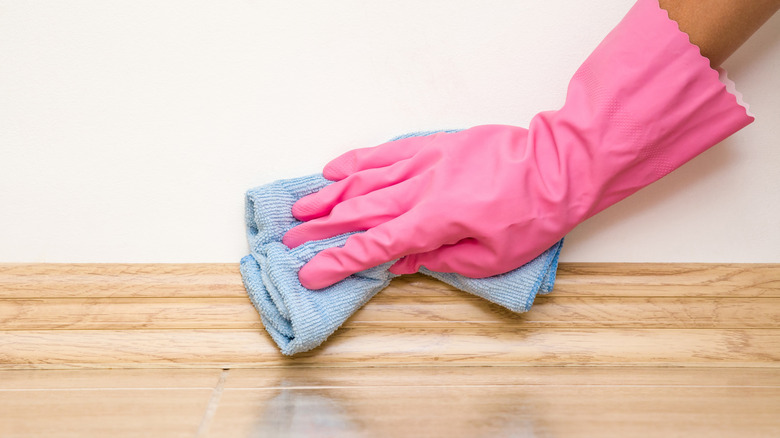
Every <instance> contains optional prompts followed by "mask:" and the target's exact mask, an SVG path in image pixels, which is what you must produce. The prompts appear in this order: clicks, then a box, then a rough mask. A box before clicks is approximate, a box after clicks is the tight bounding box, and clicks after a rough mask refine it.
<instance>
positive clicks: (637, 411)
mask: <svg viewBox="0 0 780 438" xmlns="http://www.w3.org/2000/svg"><path fill="white" fill-rule="evenodd" d="M779 365H780V265H768V264H764V265H722V264H605V263H596V264H562V265H561V266H560V269H559V274H558V281H557V283H556V288H555V290H554V291H553V292H552V293H551V294H549V295H546V296H539V297H537V299H536V301H535V303H534V306H533V308H532V309H531V311H530V312H527V313H524V314H514V313H512V312H508V311H506V310H505V309H503V308H501V307H499V306H497V305H494V304H491V303H488V302H486V301H484V300H482V299H479V298H477V297H474V296H472V295H469V294H467V293H464V292H461V291H458V290H455V289H453V288H452V287H450V286H448V285H446V284H444V283H441V282H438V281H436V280H433V279H431V278H429V277H425V276H422V275H411V276H404V277H401V278H397V279H395V280H394V281H393V282H392V283H391V285H390V286H389V287H388V288H387V289H385V290H383V291H382V292H380V293H379V294H378V295H377V296H376V297H375V298H374V299H373V300H371V302H369V303H368V304H367V305H366V306H364V307H363V308H362V309H360V310H359V311H358V312H357V313H356V314H355V315H353V316H352V317H351V318H350V319H349V320H348V321H347V322H346V323H345V324H344V326H343V327H342V328H340V329H339V330H338V331H337V332H336V333H335V334H333V335H332V336H331V337H330V339H329V340H328V341H326V342H325V343H324V344H323V345H322V346H321V347H319V348H317V349H315V350H313V351H311V352H308V353H304V354H301V355H298V356H296V357H294V358H289V357H285V356H282V355H281V354H280V353H279V351H278V349H277V347H276V345H275V344H274V343H273V342H272V341H271V339H270V337H269V336H268V335H267V334H266V333H265V331H264V330H263V329H262V326H261V324H260V321H259V317H258V315H257V312H256V311H255V310H254V308H253V307H252V305H251V303H250V302H249V300H248V298H247V296H246V292H245V291H244V288H243V286H242V283H241V278H240V275H239V272H238V266H237V264H217V265H211V264H194V265H184V264H170V265H169V264H163V265H159V264H124V265H122V264H109V265H103V264H78V265H65V264H63V265H57V264H55V265H36V264H15V265H9V264H5V265H0V419H1V421H0V436H2V437H21V436H24V437H27V436H65V437H69V436H73V437H76V436H78V437H82V436H114V437H126V436H156V437H168V436H171V437H178V436H187V437H202V436H210V437H234V436H283V435H285V434H286V435H288V436H289V435H296V434H297V435H299V436H339V437H350V436H378V437H382V436H407V435H408V436H432V437H436V436H442V437H444V436H446V437H458V436H468V437H471V436H582V437H590V436H593V437H613V436H614V437H618V436H619V437H623V436H663V437H666V436H715V437H718V436H724V437H731V436H740V437H743V436H744V437H750V436H761V437H763V436H778V435H780V366H779ZM228 369H229V371H228Z"/></svg>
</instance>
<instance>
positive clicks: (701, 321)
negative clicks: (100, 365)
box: [0, 292, 780, 330]
mask: <svg viewBox="0 0 780 438" xmlns="http://www.w3.org/2000/svg"><path fill="white" fill-rule="evenodd" d="M370 326H382V327H399V328H404V327H405V328H409V327H421V328H422V327H448V328H462V327H494V328H496V329H498V328H509V327H518V328H530V327H583V328H598V327H632V328H776V327H778V326H780V298H702V297H638V298H634V297H571V296H556V295H555V294H552V295H548V296H541V297H537V299H536V301H535V303H534V306H533V307H532V308H531V310H530V311H529V312H526V313H522V314H518V313H513V312H511V311H509V310H506V309H505V308H503V307H501V306H498V305H496V304H492V303H490V302H488V301H486V300H483V299H481V298H476V297H412V296H398V295H383V294H382V293H381V292H380V294H379V295H377V296H376V297H375V298H374V299H372V300H371V301H370V302H369V303H368V304H366V305H365V306H364V307H363V308H361V309H360V310H358V312H356V313H355V315H353V316H352V317H351V318H350V319H349V320H348V321H347V322H346V323H345V324H344V326H343V327H370ZM0 327H2V329H3V330H141V329H261V330H262V323H261V321H260V317H259V315H258V313H257V311H256V310H255V309H254V307H253V306H252V304H251V303H250V302H249V300H248V299H247V298H245V297H244V298H48V299H13V300H9V299H6V300H0Z"/></svg>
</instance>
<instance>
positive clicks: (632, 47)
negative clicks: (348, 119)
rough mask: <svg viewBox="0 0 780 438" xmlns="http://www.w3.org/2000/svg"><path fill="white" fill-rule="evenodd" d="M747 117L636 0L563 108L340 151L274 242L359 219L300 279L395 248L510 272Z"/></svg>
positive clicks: (323, 232) (380, 258) (668, 24)
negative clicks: (525, 122) (322, 182)
mask: <svg viewBox="0 0 780 438" xmlns="http://www.w3.org/2000/svg"><path fill="white" fill-rule="evenodd" d="M721 73H724V74H725V72H723V71H722V70H721ZM752 121H753V118H752V117H751V116H749V115H748V114H747V113H746V110H745V108H744V107H743V106H741V105H739V104H738V102H737V99H736V98H735V96H734V95H732V94H730V93H729V92H728V91H727V90H726V85H725V84H724V83H723V82H721V81H720V80H719V75H718V72H717V71H715V70H713V69H711V68H710V66H709V61H708V60H707V59H706V58H704V57H703V56H701V54H700V52H699V49H698V47H696V46H694V45H692V44H691V43H690V42H689V40H688V37H687V35H685V34H684V33H682V32H681V31H680V30H679V29H678V27H677V24H676V23H675V22H673V21H671V20H670V19H669V18H668V15H667V14H666V11H664V10H662V9H661V8H660V7H659V6H658V2H657V0H639V1H638V2H637V3H636V4H635V5H634V7H633V8H632V9H631V10H630V11H629V12H628V14H627V15H626V17H624V18H623V20H622V21H621V22H620V23H619V24H618V25H617V26H616V27H615V29H613V30H612V31H611V32H610V33H609V34H608V35H607V37H606V38H605V39H604V40H603V41H602V42H601V44H600V45H599V46H598V47H597V48H596V49H595V50H594V52H593V53H592V54H591V55H590V56H589V57H588V59H587V60H585V62H584V63H583V64H582V66H581V67H580V68H579V69H578V70H577V72H576V73H575V75H574V77H573V78H572V79H571V81H570V83H569V88H568V93H567V97H566V102H565V104H564V105H563V107H562V108H561V109H560V110H558V111H547V112H542V113H539V114H537V115H536V116H535V117H534V118H533V120H532V121H531V123H530V126H529V128H528V130H526V129H523V128H519V127H513V126H504V125H485V126H477V127H474V128H471V129H467V130H464V131H460V132H456V133H440V134H434V135H431V136H426V137H413V138H408V139H403V140H398V141H395V142H390V143H386V144H383V145H380V146H377V147H373V148H364V149H356V150H353V151H350V152H347V153H346V154H344V155H342V156H340V157H338V158H336V159H335V160H333V161H331V162H330V163H328V165H327V166H326V167H325V169H324V171H323V174H324V176H325V177H326V178H328V179H332V180H335V181H338V182H336V183H334V184H331V185H330V186H328V187H325V188H323V189H322V190H320V191H319V192H317V193H314V194H312V195H309V196H307V197H304V198H302V199H300V200H299V201H298V202H297V203H296V204H295V205H294V206H293V214H294V215H295V217H296V218H298V219H300V220H303V221H307V222H305V223H303V224H301V225H299V226H297V227H295V228H293V229H291V230H290V231H289V232H288V233H287V234H286V235H285V236H284V238H283V242H284V243H285V244H286V245H287V246H289V247H295V246H297V245H299V244H301V243H303V242H305V241H308V240H317V239H323V238H327V237H330V236H334V235H337V234H342V233H346V232H350V231H359V230H366V231H365V232H364V233H358V234H355V235H353V236H351V237H350V238H349V239H348V240H347V242H346V244H345V245H344V246H343V247H341V248H330V249H327V250H324V251H322V252H320V253H319V254H317V255H316V256H315V257H314V258H313V259H312V260H311V261H310V262H309V263H308V264H306V265H305V266H304V267H303V268H301V270H300V272H299V279H300V281H301V283H302V284H303V285H304V286H305V287H307V288H309V289H319V288H322V287H325V286H328V285H331V284H333V283H335V282H337V281H339V280H341V279H343V278H345V277H347V276H348V275H350V274H353V273H355V272H359V271H362V270H364V269H367V268H370V267H373V266H377V265H379V264H382V263H385V262H388V261H391V260H396V259H400V260H399V261H397V262H396V263H395V264H394V265H393V266H392V267H391V269H390V271H391V272H393V273H395V274H403V273H411V272H416V271H417V269H419V267H420V266H422V265H424V266H425V267H426V268H428V269H431V270H433V271H439V272H456V273H459V274H462V275H465V276H469V277H474V278H481V277H487V276H491V275H496V274H500V273H503V272H508V271H510V270H512V269H514V268H517V267H519V266H521V265H523V264H524V263H526V262H528V261H529V260H531V259H532V258H534V257H535V256H537V255H538V254H540V253H541V252H543V251H544V250H545V249H547V248H548V247H550V246H551V245H553V244H554V243H555V242H557V241H558V240H559V239H560V238H561V237H563V236H564V235H565V234H566V233H568V232H569V231H570V230H571V229H572V228H574V227H575V226H576V225H577V224H579V223H580V222H582V221H584V220H585V219H587V218H589V217H590V216H592V215H594V214H596V213H598V212H599V211H601V210H603V209H604V208H606V207H608V206H609V205H612V204H614V203H616V202H618V201H620V200H621V199H623V198H625V197H626V196H628V195H630V194H632V193H634V192H636V191H637V190H639V189H640V188H642V187H644V186H646V185H648V184H650V183H652V182H653V181H656V180H657V179H659V178H661V177H663V176H664V175H666V174H668V173H669V172H671V171H672V170H673V169H675V168H677V167H679V166H681V165H682V164H684V163H685V162H687V161H688V160H690V159H691V158H693V157H694V156H696V155H698V154H699V153H701V152H703V151H704V150H706V149H708V148H709V147H711V146H713V145H715V144H716V143H718V142H720V141H721V140H723V139H724V138H726V137H728V136H729V135H731V134H732V133H734V132H736V131H738V130H739V129H741V128H742V127H744V126H745V125H747V124H749V123H750V122H752Z"/></svg>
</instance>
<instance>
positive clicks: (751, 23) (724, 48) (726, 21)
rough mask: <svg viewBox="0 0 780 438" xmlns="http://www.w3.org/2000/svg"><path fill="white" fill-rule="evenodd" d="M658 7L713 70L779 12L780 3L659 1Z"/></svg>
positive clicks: (755, 0)
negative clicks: (676, 25)
mask: <svg viewBox="0 0 780 438" xmlns="http://www.w3.org/2000/svg"><path fill="white" fill-rule="evenodd" d="M659 4H660V6H661V8H663V9H665V10H666V11H667V12H668V13H669V17H670V18H671V19H673V20H675V21H676V22H677V23H678V24H679V25H680V30H682V31H683V32H685V33H687V34H688V35H689V36H690V38H691V42H692V43H694V44H696V45H697V46H699V48H700V49H701V53H702V55H704V56H706V57H707V58H709V60H710V64H711V65H712V66H713V67H718V66H719V65H720V64H721V63H722V62H723V61H725V60H726V58H728V57H729V56H731V54H732V53H734V52H735V51H736V50H737V48H739V46H741V45H742V43H744V42H745V41H747V39H748V38H750V35H752V34H753V33H754V32H755V31H756V30H758V28H759V27H761V25H762V24H764V23H765V22H766V21H767V20H769V18H770V17H771V16H772V14H774V13H775V12H777V10H778V9H780V0H659Z"/></svg>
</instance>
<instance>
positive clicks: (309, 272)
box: [298, 212, 439, 289]
mask: <svg viewBox="0 0 780 438" xmlns="http://www.w3.org/2000/svg"><path fill="white" fill-rule="evenodd" d="M432 223H433V221H430V220H425V218H424V216H421V215H420V214H418V213H417V212H408V213H407V214H404V215H402V216H399V217H397V218H395V219H393V220H390V221H388V222H385V223H383V224H380V225H377V226H376V227H373V228H371V229H369V230H368V231H366V232H365V233H359V234H354V235H352V236H350V237H349V238H348V239H347V241H346V243H345V244H344V246H343V247H336V248H328V249H325V250H323V251H320V253H318V254H317V255H316V256H314V257H313V258H312V259H311V260H310V261H309V262H308V263H307V264H306V265H304V266H303V267H302V268H301V270H300V271H299V272H298V278H299V280H300V282H301V284H302V285H303V286H304V287H306V288H309V289H322V288H324V287H327V286H330V285H332V284H334V283H336V282H338V281H341V280H343V279H345V278H347V277H348V276H350V275H352V274H354V273H356V272H360V271H364V270H366V269H369V268H373V267H375V266H379V265H381V264H383V263H386V262H389V261H391V260H395V259H397V258H400V257H403V256H404V255H406V254H411V253H415V252H425V251H429V250H431V249H432V248H434V247H436V246H437V245H438V243H437V242H438V240H439V239H438V237H437V236H436V234H435V231H436V230H435V229H434V228H433V227H431V226H430V224H432Z"/></svg>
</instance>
